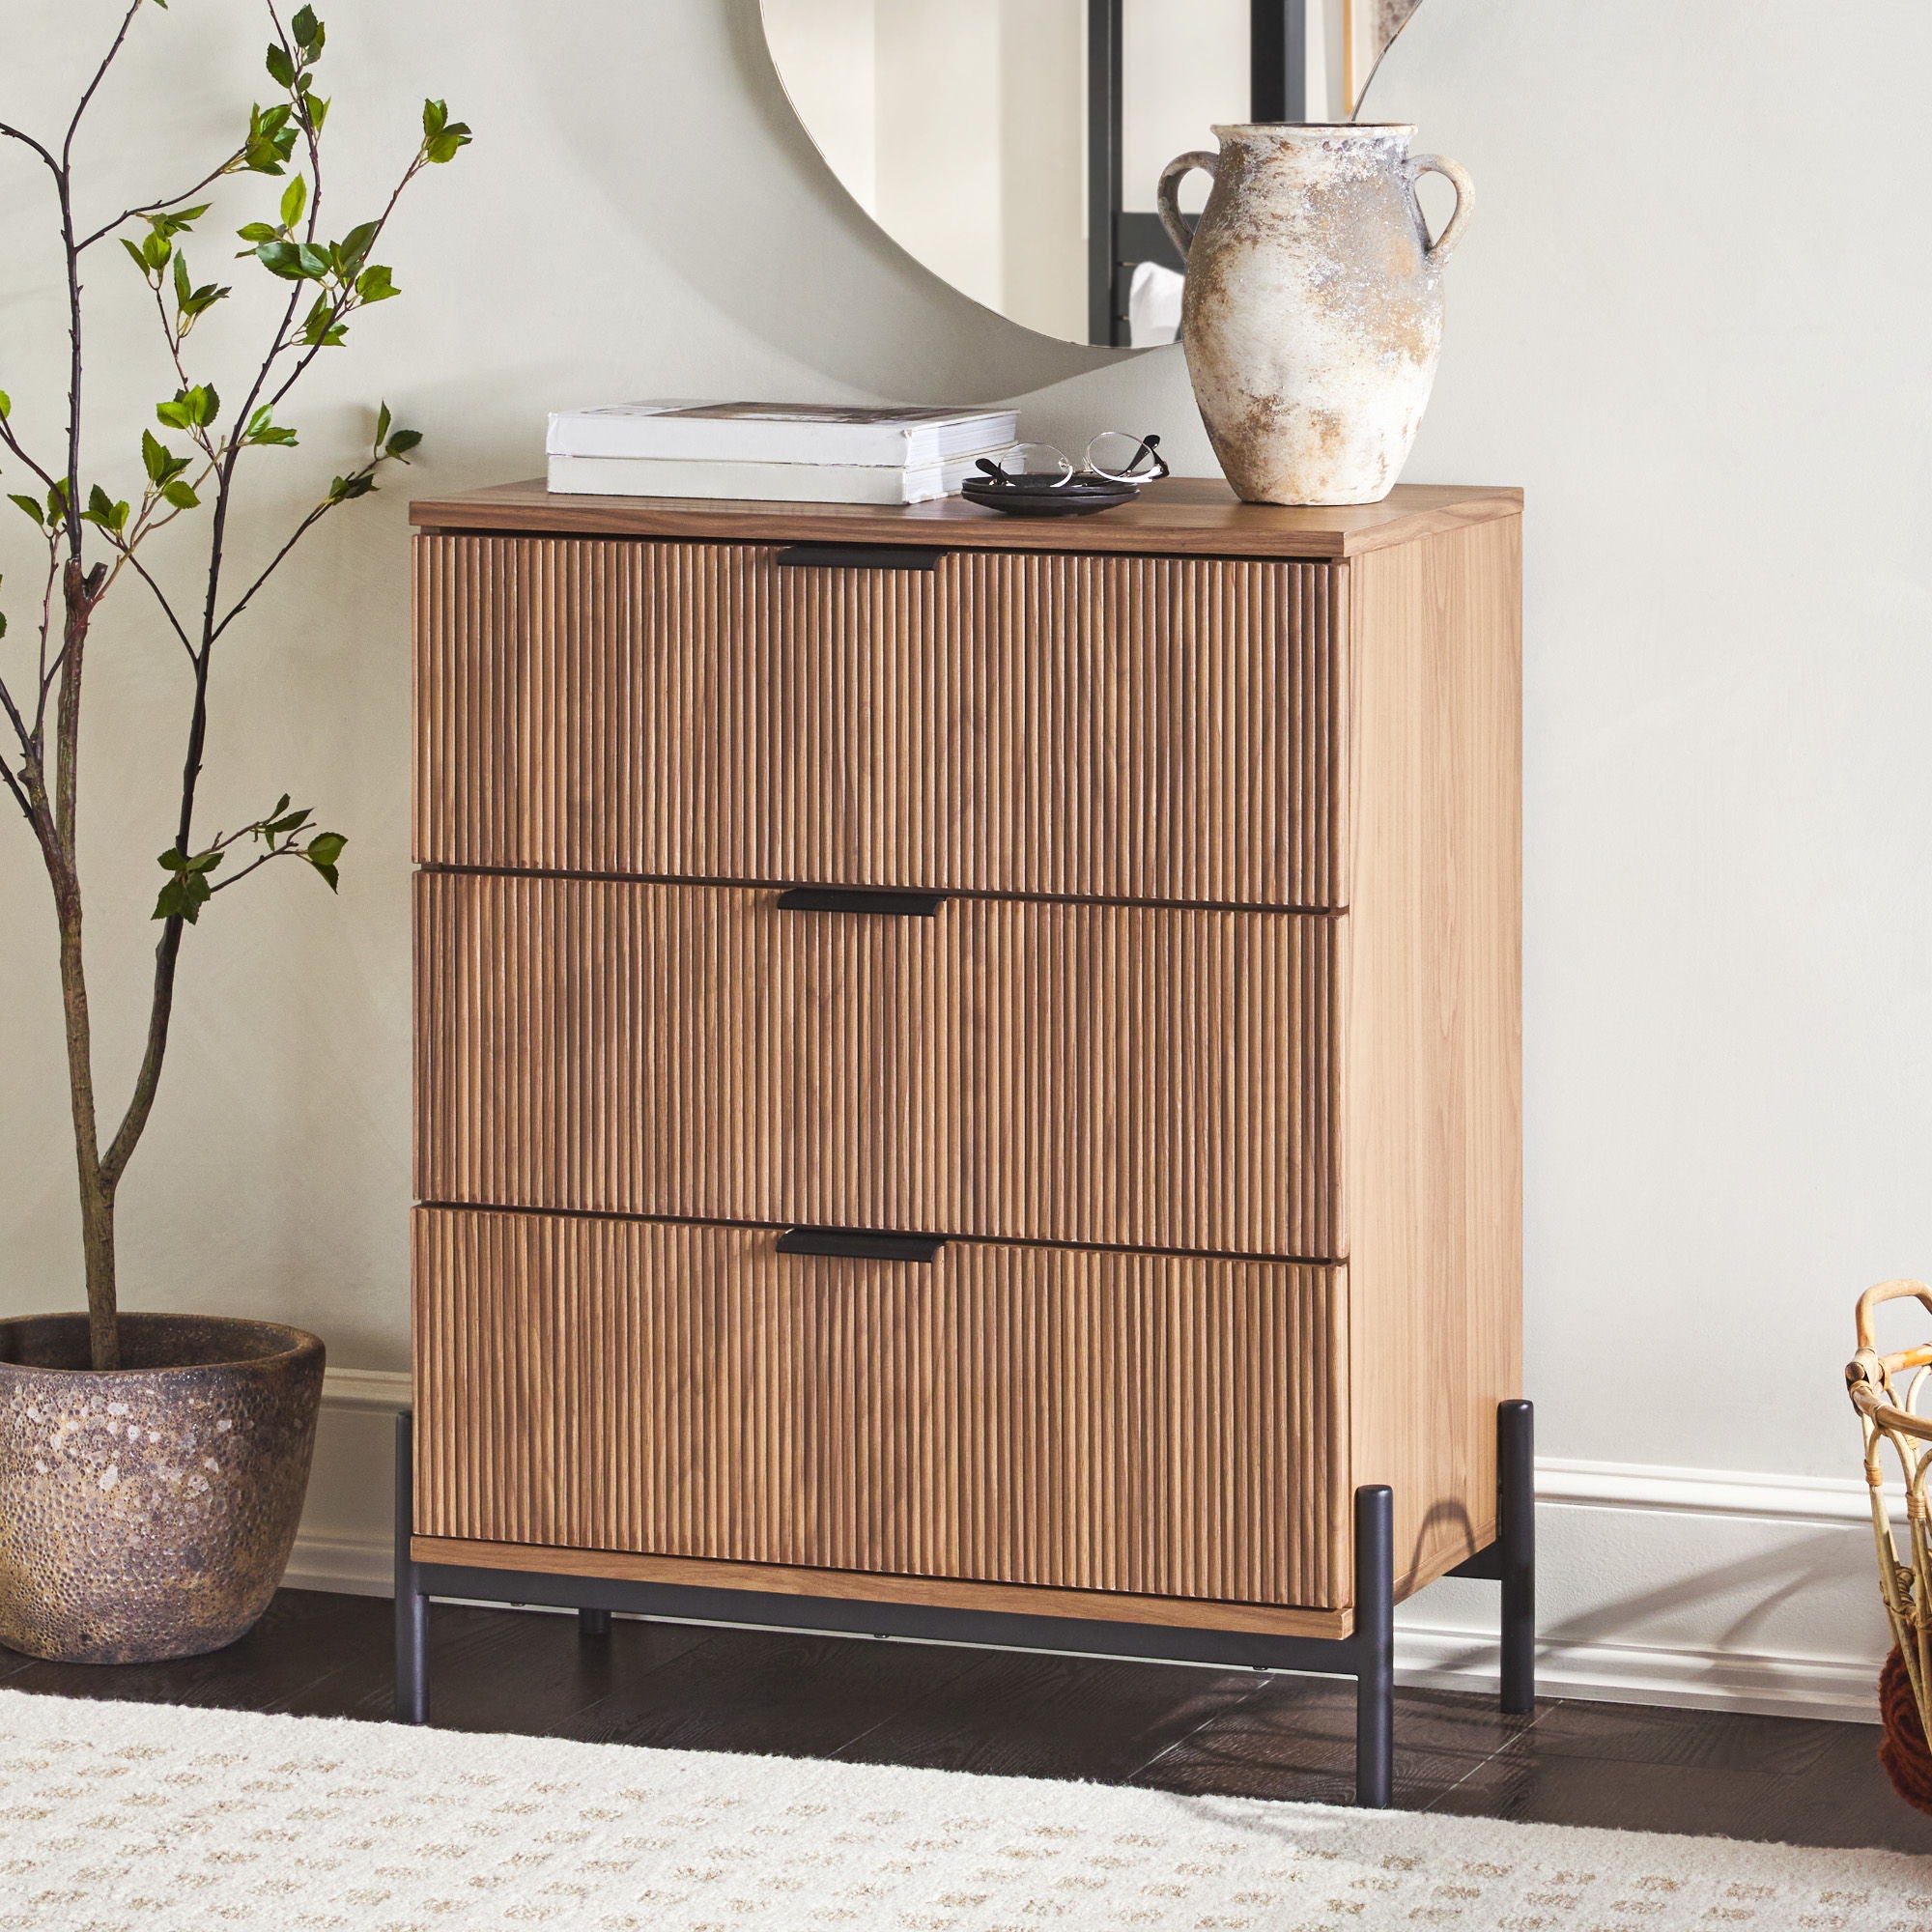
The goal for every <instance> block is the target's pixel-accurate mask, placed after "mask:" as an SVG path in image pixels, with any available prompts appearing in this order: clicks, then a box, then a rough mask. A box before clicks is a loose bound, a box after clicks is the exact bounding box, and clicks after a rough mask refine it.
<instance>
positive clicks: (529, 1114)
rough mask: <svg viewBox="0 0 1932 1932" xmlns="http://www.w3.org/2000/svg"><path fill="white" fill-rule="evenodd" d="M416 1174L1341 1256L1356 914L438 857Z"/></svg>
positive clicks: (546, 1194) (688, 1205)
mask: <svg viewBox="0 0 1932 1932" xmlns="http://www.w3.org/2000/svg"><path fill="white" fill-rule="evenodd" d="M416 891H417V906H418V934H417V959H418V966H417V973H418V991H417V1001H418V1009H417V1030H416V1037H417V1053H418V1056H419V1065H418V1081H417V1108H418V1118H417V1160H418V1173H417V1189H416V1191H417V1195H418V1198H419V1199H423V1200H427V1201H436V1202H453V1203H464V1204H478V1205H485V1206H497V1207H531V1208H572V1209H582V1210H590V1211H597V1212H609V1213H633V1214H659V1215H668V1216H673V1217H677V1218H682V1219H693V1220H722V1221H759V1222H803V1223H812V1224H818V1225H824V1226H838V1227H856V1228H886V1229H904V1230H916V1231H925V1232H930V1233H935V1234H956V1235H975V1236H986V1237H998V1236H1006V1237H1018V1238H1021V1239H1038V1240H1061V1241H1076V1242H1095V1243H1120V1244H1122V1245H1127V1246H1134V1247H1148V1248H1169V1249H1206V1250H1210V1251H1215V1252H1222V1253H1233V1254H1252V1255H1273V1256H1287V1257H1296V1258H1304V1259H1312V1260H1325V1259H1333V1258H1339V1257H1341V1256H1343V1255H1344V1254H1345V1253H1346V1246H1345V1244H1344V1231H1343V1229H1342V1227H1341V1225H1340V1218H1341V1217H1340V1214H1339V1212H1338V1208H1337V1199H1336V1195H1337V1187H1336V1179H1335V1170H1336V1158H1337V1122H1338V1114H1339V1077H1338V1067H1337V1064H1336V1062H1337V1053H1336V1047H1335V1041H1336V1038H1337V1036H1338V1031H1339V1030H1338V1028H1337V1026H1336V1024H1335V1012H1334V1006H1335V998H1336V993H1335V988H1336V983H1337V974H1336V957H1335V954H1336V949H1337V947H1338V946H1339V945H1340V943H1341V932H1342V928H1344V927H1345V926H1346V924H1347V922H1346V920H1344V919H1338V918H1333V917H1327V916H1320V915H1316V916H1305V915H1295V914H1280V913H1232V912H1194V911H1175V910H1157V909H1146V908H1136V907H1123V906H1096V905H1077V904H1065V903H1043V902H1031V901H1016V900H991V899H952V900H948V901H946V902H945V903H944V904H943V905H942V906H941V907H940V909H939V911H938V912H937V913H936V914H935V915H934V916H932V917H930V918H901V917H877V916H869V915H865V914H856V913H843V912H794V911H784V910H781V908H780V905H779V902H778V901H779V895H778V893H776V892H775V891H771V890H759V889H748V888H738V887H710V886H646V885H635V884H621V883H611V882H600V881H586V880H564V879H544V878H524V877H503V876H486V875H475V874H460V873H434V872H432V873H424V874H420V875H419V876H418V879H417V886H416Z"/></svg>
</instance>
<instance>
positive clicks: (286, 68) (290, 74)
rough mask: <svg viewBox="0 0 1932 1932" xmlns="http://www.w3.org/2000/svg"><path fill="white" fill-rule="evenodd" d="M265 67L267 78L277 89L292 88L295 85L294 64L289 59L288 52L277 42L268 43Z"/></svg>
mask: <svg viewBox="0 0 1932 1932" xmlns="http://www.w3.org/2000/svg"><path fill="white" fill-rule="evenodd" d="M267 66H268V69H269V78H270V80H272V81H273V82H274V83H275V84H276V85H277V86H278V87H289V88H292V87H294V86H295V84H296V64H295V62H294V61H293V60H292V59H290V57H289V50H288V48H287V47H285V46H283V45H282V44H281V43H280V42H279V41H274V42H270V45H269V55H268V61H267Z"/></svg>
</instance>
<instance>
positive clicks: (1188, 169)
mask: <svg viewBox="0 0 1932 1932" xmlns="http://www.w3.org/2000/svg"><path fill="white" fill-rule="evenodd" d="M1220 158H1221V157H1220V156H1219V155H1208V154H1204V153H1202V152H1201V151H1200V150H1199V149H1196V150H1195V152H1194V153H1193V154H1191V155H1177V156H1175V157H1174V159H1173V160H1171V161H1169V162H1168V164H1167V165H1166V167H1164V168H1162V169H1161V171H1160V186H1159V187H1158V188H1156V189H1155V190H1154V197H1153V203H1154V206H1155V207H1156V208H1157V209H1159V210H1160V225H1161V226H1162V227H1163V228H1165V229H1166V230H1167V238H1168V240H1169V241H1172V242H1173V243H1174V245H1175V246H1176V247H1177V248H1179V250H1180V259H1181V261H1182V262H1183V263H1185V262H1186V260H1187V251H1188V249H1189V248H1191V247H1192V246H1193V245H1194V231H1193V230H1192V229H1191V228H1189V227H1188V225H1187V222H1186V219H1185V217H1184V216H1183V215H1182V214H1181V213H1180V183H1181V178H1182V177H1183V176H1185V175H1191V174H1192V173H1193V172H1194V170H1195V169H1196V168H1199V169H1200V170H1201V171H1202V173H1203V174H1205V175H1206V176H1207V177H1208V180H1209V181H1212V180H1213V179H1214V168H1215V165H1216V163H1217V162H1218V161H1219V160H1220Z"/></svg>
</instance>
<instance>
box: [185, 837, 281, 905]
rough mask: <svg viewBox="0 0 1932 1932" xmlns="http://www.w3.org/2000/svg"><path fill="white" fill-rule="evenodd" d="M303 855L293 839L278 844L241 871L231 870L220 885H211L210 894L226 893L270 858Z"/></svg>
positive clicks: (265, 863)
mask: <svg viewBox="0 0 1932 1932" xmlns="http://www.w3.org/2000/svg"><path fill="white" fill-rule="evenodd" d="M300 856H301V848H300V847H299V846H298V845H297V844H296V843H295V842H294V841H293V840H291V841H290V842H289V843H288V844H286V845H276V846H274V847H272V848H271V849H270V850H269V851H267V852H264V853H263V854H262V856H261V857H260V858H259V859H251V860H250V861H249V862H248V864H247V865H245V866H243V867H241V870H240V871H239V872H230V873H229V875H228V876H227V877H226V878H225V879H223V880H222V882H221V883H220V884H219V885H218V886H211V887H210V888H209V889H208V895H209V897H210V898H213V896H214V895H215V894H216V893H225V892H226V891H227V890H228V888H229V887H230V886H239V885H240V884H241V881H242V880H243V879H245V878H246V877H247V876H248V874H249V873H250V872H259V871H260V870H261V869H262V867H264V866H266V865H267V864H268V863H269V861H270V859H295V858H299V857H300Z"/></svg>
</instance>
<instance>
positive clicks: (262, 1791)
mask: <svg viewBox="0 0 1932 1932" xmlns="http://www.w3.org/2000/svg"><path fill="white" fill-rule="evenodd" d="M1137 1925H1147V1926H1159V1927H1161V1928H1163V1932H1168V1928H1172V1932H1245V1928H1252V1929H1253V1932H1303V1928H1307V1932H1344V1929H1345V1928H1347V1932H1381V1928H1387V1927H1395V1926H1401V1927H1403V1928H1404V1932H1428V1928H1432V1927H1449V1928H1454V1932H1680V1928H1682V1932H1690V1928H1692V1927H1694V1928H1696V1932H1728V1929H1729V1928H1732V1927H1747V1928H1750V1932H1800V1928H1804V1932H1812V1928H1822V1927H1838V1926H1843V1927H1847V1928H1851V1927H1856V1928H1858V1932H1932V1861H1920V1860H1915V1859H1910V1858H1905V1857H1901V1856H1899V1855H1897V1854H1894V1853H1880V1852H1870V1853H1849V1852H1807V1851H1796V1850H1790V1849H1786V1848H1783V1847H1777V1846H1755V1845H1743V1844H1735V1843H1731V1842H1729V1841H1727V1840H1723V1839H1717V1838H1666V1837H1654V1836H1645V1835H1639V1834H1637V1833H1624V1832H1585V1831H1567V1830H1559V1829H1556V1828H1553V1827H1550V1826H1543V1825H1506V1824H1500V1823H1495V1822H1492V1821H1489V1820H1483V1819H1463V1818H1443V1817H1431V1816H1424V1815H1414V1814H1405V1813H1402V1812H1386V1811H1385V1812H1355V1811H1342V1810H1330V1809H1327V1808H1325V1807H1321V1806H1317V1805H1297V1804H1264V1803H1259V1802H1256V1801H1253V1800H1235V1799H1210V1798H1175V1797H1169V1796H1166V1795H1164V1794H1162V1793H1160V1792H1154V1791H1139V1790H1134V1791H1127V1790H1120V1789H1117V1788H1112V1787H1108V1786H1104V1785H1094V1784H1051V1783H1042V1782H1036V1781H1033V1780H1029V1779H1021V1778H1005V1777H970V1776H961V1775H959V1774H956V1773H952V1772H938V1771H899V1770H894V1769H891V1768H887V1767H879V1766H872V1765H849V1764H820V1763H807V1762H801V1761H795V1760H791V1759H785V1758H765V1757H733V1756H727V1755H724V1754H720V1753H704V1752H694V1751H664V1750H640V1749H633V1748H628V1747H623V1746H615V1745H580V1744H562V1743H557V1742H554V1741H552V1740H545V1739H536V1738H505V1737H470V1736H465V1735H462V1734H459V1733H455V1732H448V1731H410V1730H403V1729H399V1728H397V1727H395V1726H393V1725H386V1724H358V1723H348V1722H343V1721H337V1720H332V1719H315V1718H262V1717H254V1716H246V1715H238V1714H235V1713H231V1712H223V1711H198V1710H182V1709H179V1708H176V1707H173V1706H167V1705H145V1704H118V1703H94V1702H84V1701H79V1700H69V1699H64V1698H54V1697H31V1696H25V1695H22V1694H21V1693H19V1692H17V1691H0V1926H4V1927H6V1928H8V1932H13V1929H14V1928H23V1932H24V1928H29V1927H30V1928H32V1932H190V1928H191V1929H192V1932H224V1928H231V1927H243V1928H254V1927H263V1928H272V1932H311V1928H318V1929H319V1928H327V1929H328V1932H336V1928H349V1932H446V1928H469V1927H487V1928H493V1932H494V1928H501V1932H523V1929H524V1928H526V1927H536V1926H547V1927H553V1928H572V1932H575V1928H578V1927H584V1928H592V1929H593V1932H698V1928H703V1929H704V1932H726V1928H730V1932H737V1928H752V1927H755V1928H758V1932H765V1928H791V1927H798V1928H801V1932H817V1928H825V1932H888V1928H890V1932H1086V1928H1090V1927H1099V1928H1105V1932H1117V1928H1122V1927H1127V1926H1137Z"/></svg>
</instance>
